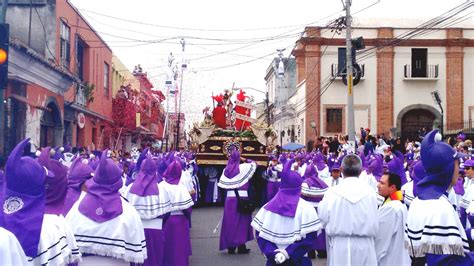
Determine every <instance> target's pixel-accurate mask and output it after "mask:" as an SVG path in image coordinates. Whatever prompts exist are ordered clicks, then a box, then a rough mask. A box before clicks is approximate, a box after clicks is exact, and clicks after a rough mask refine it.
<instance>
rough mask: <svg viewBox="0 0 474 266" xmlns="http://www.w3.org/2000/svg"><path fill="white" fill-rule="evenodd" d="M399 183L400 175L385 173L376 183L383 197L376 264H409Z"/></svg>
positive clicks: (404, 211) (405, 212) (405, 211)
mask: <svg viewBox="0 0 474 266" xmlns="http://www.w3.org/2000/svg"><path fill="white" fill-rule="evenodd" d="M401 184H402V181H401V178H400V176H398V175H397V174H393V173H387V174H384V175H383V176H382V178H380V181H379V183H378V185H377V188H378V191H379V194H380V196H382V197H384V199H385V200H384V202H383V205H382V206H381V207H380V209H379V231H378V234H377V236H376V237H375V251H376V253H377V262H378V265H410V257H409V256H408V252H407V251H406V250H405V238H404V232H405V222H406V218H407V207H406V206H405V204H403V203H402V200H403V193H402V191H401V190H400V189H401Z"/></svg>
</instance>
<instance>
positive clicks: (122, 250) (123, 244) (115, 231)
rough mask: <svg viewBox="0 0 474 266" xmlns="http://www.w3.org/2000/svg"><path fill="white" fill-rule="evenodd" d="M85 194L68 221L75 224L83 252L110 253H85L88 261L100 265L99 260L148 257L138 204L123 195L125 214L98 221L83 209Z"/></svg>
mask: <svg viewBox="0 0 474 266" xmlns="http://www.w3.org/2000/svg"><path fill="white" fill-rule="evenodd" d="M85 194H86V193H82V194H81V197H80V198H79V200H78V201H77V202H76V203H75V204H74V205H73V206H72V208H71V210H70V211H69V212H68V214H67V216H66V221H67V222H68V223H69V225H70V226H71V229H72V231H73V232H74V235H75V237H76V240H77V243H78V245H79V249H80V251H81V252H82V253H87V254H93V255H97V256H102V257H107V258H94V257H85V259H84V260H83V261H84V263H85V265H97V263H96V262H97V260H100V261H102V262H103V263H104V264H105V263H106V261H108V262H110V263H112V262H115V264H116V265H121V264H123V263H125V262H127V264H128V262H133V263H143V262H144V261H145V259H146V258H147V249H146V242H145V231H144V229H143V224H142V221H141V219H140V216H139V214H138V212H137V211H136V210H135V208H134V207H133V206H132V205H130V204H129V203H128V202H127V201H125V200H124V199H121V200H122V210H123V211H122V214H120V215H119V216H117V217H115V218H113V219H111V220H108V221H105V222H102V223H98V222H95V221H94V220H91V219H89V218H88V217H86V216H84V215H83V214H82V213H81V212H79V204H80V203H81V201H82V200H83V198H84V196H85ZM94 263H95V264H94ZM81 265H82V264H81ZM101 265H102V264H101ZM105 265H106V264H105Z"/></svg>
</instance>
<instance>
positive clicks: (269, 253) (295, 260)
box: [256, 232, 317, 266]
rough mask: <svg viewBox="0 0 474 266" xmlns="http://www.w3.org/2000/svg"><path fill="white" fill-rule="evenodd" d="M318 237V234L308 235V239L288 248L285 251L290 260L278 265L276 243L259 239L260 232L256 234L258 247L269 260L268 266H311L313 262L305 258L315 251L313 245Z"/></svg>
mask: <svg viewBox="0 0 474 266" xmlns="http://www.w3.org/2000/svg"><path fill="white" fill-rule="evenodd" d="M316 235H317V232H313V233H310V234H307V235H306V238H304V239H302V240H300V241H297V242H294V243H293V244H291V245H289V246H288V247H286V248H285V250H286V252H287V253H288V255H289V257H290V259H289V260H286V261H285V262H284V263H283V264H276V262H275V255H276V252H275V250H276V249H278V247H277V246H276V245H275V244H274V243H272V242H270V241H268V240H265V239H263V238H261V237H259V236H258V232H256V236H257V243H258V246H259V248H260V250H261V251H262V253H263V254H264V255H265V257H266V258H267V263H266V266H273V265H279V266H281V265H283V266H311V265H312V263H311V260H310V259H309V258H308V257H305V254H306V253H308V252H309V251H310V250H312V249H313V243H314V241H315V239H316Z"/></svg>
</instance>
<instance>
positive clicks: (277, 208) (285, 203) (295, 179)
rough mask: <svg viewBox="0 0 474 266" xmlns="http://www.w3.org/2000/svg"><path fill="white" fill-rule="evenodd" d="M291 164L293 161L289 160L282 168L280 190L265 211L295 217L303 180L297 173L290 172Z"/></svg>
mask: <svg viewBox="0 0 474 266" xmlns="http://www.w3.org/2000/svg"><path fill="white" fill-rule="evenodd" d="M293 162H294V160H289V161H288V162H286V164H285V166H284V167H283V171H282V178H281V183H280V189H279V190H278V192H277V194H276V195H275V196H274V197H273V198H272V199H271V200H270V201H269V202H268V203H267V204H266V205H265V206H264V208H265V209H266V210H267V211H270V212H273V213H276V214H279V215H282V216H286V217H295V214H296V208H297V207H298V201H299V199H300V195H301V184H302V183H303V179H302V178H301V176H300V175H299V174H298V173H297V172H295V171H292V170H291V165H292V164H293Z"/></svg>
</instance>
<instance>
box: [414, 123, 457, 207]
mask: <svg viewBox="0 0 474 266" xmlns="http://www.w3.org/2000/svg"><path fill="white" fill-rule="evenodd" d="M437 133H438V130H433V131H431V132H429V133H428V134H426V136H425V137H424V138H423V141H422V142H421V161H422V162H423V166H424V168H425V171H426V176H424V177H423V178H422V179H421V180H420V181H419V182H418V184H417V194H418V197H419V198H420V199H422V200H428V199H438V198H439V197H441V196H442V195H443V194H444V193H445V192H446V190H447V189H448V188H449V185H450V184H451V180H452V178H453V173H454V164H455V160H456V152H455V151H454V149H453V148H452V147H451V146H449V145H448V144H447V143H444V142H441V141H436V140H435V138H436V134H437Z"/></svg>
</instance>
